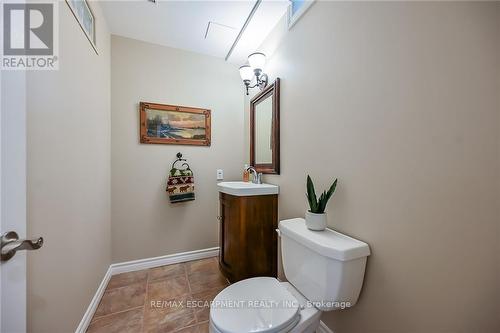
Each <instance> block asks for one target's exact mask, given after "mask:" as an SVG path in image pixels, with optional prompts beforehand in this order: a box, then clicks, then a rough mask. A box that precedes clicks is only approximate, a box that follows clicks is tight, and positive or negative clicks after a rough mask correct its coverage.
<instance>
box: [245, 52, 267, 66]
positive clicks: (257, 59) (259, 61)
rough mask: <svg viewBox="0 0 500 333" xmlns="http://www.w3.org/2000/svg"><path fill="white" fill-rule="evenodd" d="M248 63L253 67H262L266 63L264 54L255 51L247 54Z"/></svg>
mask: <svg viewBox="0 0 500 333" xmlns="http://www.w3.org/2000/svg"><path fill="white" fill-rule="evenodd" d="M248 63H249V64H250V66H252V68H253V69H260V70H262V69H264V65H265V64H266V55H265V54H264V53H260V52H255V53H252V54H250V55H249V56H248Z"/></svg>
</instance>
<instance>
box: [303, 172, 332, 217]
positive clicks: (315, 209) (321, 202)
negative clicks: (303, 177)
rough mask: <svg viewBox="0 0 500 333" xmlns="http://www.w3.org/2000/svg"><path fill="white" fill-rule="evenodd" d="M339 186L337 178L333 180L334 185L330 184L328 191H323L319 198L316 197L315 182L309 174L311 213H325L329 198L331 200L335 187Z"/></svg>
mask: <svg viewBox="0 0 500 333" xmlns="http://www.w3.org/2000/svg"><path fill="white" fill-rule="evenodd" d="M336 187H337V179H335V181H334V182H333V184H332V186H330V189H329V190H328V192H327V191H323V193H321V195H320V196H319V199H317V197H316V191H315V190H314V184H313V182H312V179H311V177H310V176H309V175H307V193H306V196H307V200H308V201H309V208H310V210H309V211H310V212H311V213H315V214H323V213H324V212H325V209H326V204H327V203H328V200H330V198H331V196H332V195H333V192H335V188H336Z"/></svg>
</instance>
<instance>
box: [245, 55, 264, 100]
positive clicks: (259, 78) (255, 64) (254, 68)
mask: <svg viewBox="0 0 500 333" xmlns="http://www.w3.org/2000/svg"><path fill="white" fill-rule="evenodd" d="M248 63H249V65H243V66H241V67H240V76H241V79H242V80H243V83H244V84H245V87H246V89H247V95H248V89H249V88H255V87H259V89H260V90H264V88H265V87H266V86H267V82H268V78H267V75H266V74H265V73H264V72H263V70H264V65H265V64H266V55H265V54H264V53H261V52H255V53H252V54H250V55H249V56H248ZM254 76H255V84H254V85H253V86H251V85H250V83H251V82H252V79H253V77H254Z"/></svg>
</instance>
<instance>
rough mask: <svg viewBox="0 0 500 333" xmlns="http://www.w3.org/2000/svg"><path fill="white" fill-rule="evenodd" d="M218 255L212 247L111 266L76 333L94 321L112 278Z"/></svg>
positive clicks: (217, 251) (216, 250)
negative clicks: (93, 318) (122, 274)
mask: <svg viewBox="0 0 500 333" xmlns="http://www.w3.org/2000/svg"><path fill="white" fill-rule="evenodd" d="M218 255H219V248H218V247H212V248H208V249H202V250H196V251H189V252H182V253H175V254H170V255H166V256H161V257H154V258H146V259H139V260H132V261H125V262H119V263H115V264H111V265H110V266H109V268H108V270H107V271H106V274H104V278H103V279H102V281H101V284H100V285H99V288H97V291H96V293H95V295H94V297H93V298H92V301H91V302H90V304H89V307H88V308H87V311H85V314H84V315H83V318H82V320H81V321H80V324H79V325H78V327H77V329H76V331H75V332H76V333H85V331H86V330H87V328H88V326H89V324H90V321H91V320H92V317H93V316H94V313H95V311H96V310H97V306H98V305H99V302H100V301H101V298H102V295H103V294H104V291H105V290H106V286H107V285H108V282H109V280H110V279H111V276H113V275H116V274H120V273H126V272H133V271H140V270H142V269H148V268H154V267H160V266H165V265H171V264H177V263H180V262H187V261H192V260H198V259H205V258H210V257H216V256H218Z"/></svg>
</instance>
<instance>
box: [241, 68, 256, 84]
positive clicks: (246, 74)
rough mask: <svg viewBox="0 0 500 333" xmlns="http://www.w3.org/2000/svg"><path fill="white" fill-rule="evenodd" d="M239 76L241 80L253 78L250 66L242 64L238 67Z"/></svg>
mask: <svg viewBox="0 0 500 333" xmlns="http://www.w3.org/2000/svg"><path fill="white" fill-rule="evenodd" d="M240 76H241V79H242V80H243V81H247V80H248V81H251V80H252V78H253V70H252V67H250V66H248V65H243V66H241V67H240Z"/></svg>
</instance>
